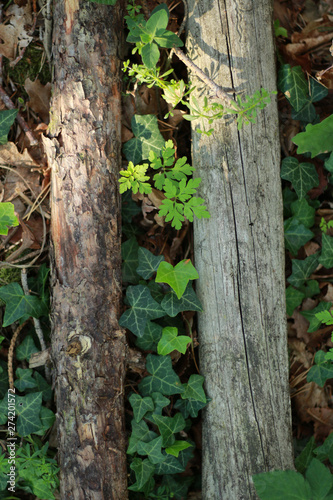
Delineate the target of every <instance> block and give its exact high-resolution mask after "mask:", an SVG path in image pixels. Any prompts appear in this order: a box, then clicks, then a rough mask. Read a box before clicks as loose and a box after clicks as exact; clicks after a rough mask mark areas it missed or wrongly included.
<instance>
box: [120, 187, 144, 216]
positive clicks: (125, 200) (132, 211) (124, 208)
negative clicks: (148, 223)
mask: <svg viewBox="0 0 333 500" xmlns="http://www.w3.org/2000/svg"><path fill="white" fill-rule="evenodd" d="M140 212H141V208H140V207H139V206H138V205H137V204H136V203H135V201H134V200H133V199H132V193H131V192H130V191H126V192H125V193H124V194H123V195H122V197H121V219H122V222H123V224H130V223H131V222H132V218H133V217H134V216H135V215H137V214H139V213H140Z"/></svg>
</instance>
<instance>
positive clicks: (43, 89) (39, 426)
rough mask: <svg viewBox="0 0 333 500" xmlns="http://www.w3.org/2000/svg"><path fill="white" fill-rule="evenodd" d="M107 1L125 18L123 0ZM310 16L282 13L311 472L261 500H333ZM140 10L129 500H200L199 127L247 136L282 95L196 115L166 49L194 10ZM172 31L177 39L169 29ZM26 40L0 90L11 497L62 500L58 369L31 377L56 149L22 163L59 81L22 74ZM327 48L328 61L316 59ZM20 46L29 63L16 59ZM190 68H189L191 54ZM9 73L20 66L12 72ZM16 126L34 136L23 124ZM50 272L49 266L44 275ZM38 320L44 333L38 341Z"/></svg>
mask: <svg viewBox="0 0 333 500" xmlns="http://www.w3.org/2000/svg"><path fill="white" fill-rule="evenodd" d="M97 3H109V5H111V6H112V5H114V4H115V3H116V0H109V2H97ZM299 5H300V4H297V7H296V6H294V5H291V6H290V10H288V9H287V7H286V6H284V7H285V9H284V7H282V9H284V10H282V12H281V10H279V9H278V8H277V7H276V11H275V17H276V21H275V29H276V36H277V37H279V38H278V39H277V49H278V58H279V80H278V87H279V91H280V94H279V105H280V111H281V124H282V125H281V127H282V139H283V140H282V148H283V155H284V158H283V160H282V168H281V177H282V180H283V188H284V191H283V195H284V211H285V243H286V250H287V290H286V297H287V314H288V318H289V319H288V322H289V334H290V335H289V348H290V360H291V388H292V400H293V409H294V435H295V450H296V455H297V458H296V462H295V465H296V469H297V471H273V472H270V473H267V474H260V475H257V476H255V477H254V483H255V486H256V489H257V492H258V495H259V497H260V498H261V499H262V500H265V499H270V500H274V499H275V498H276V499H282V498H283V499H287V500H288V498H299V499H307V498H309V499H310V498H318V499H319V498H322V499H330V498H333V482H332V475H331V473H330V470H329V468H328V467H327V464H328V462H329V463H333V462H332V456H331V447H332V446H331V441H332V439H331V438H332V435H331V434H330V433H331V430H332V426H333V418H332V408H331V401H330V398H329V396H328V395H327V393H326V392H325V390H324V386H325V387H326V388H327V387H331V382H330V379H331V378H333V368H332V366H333V365H332V352H331V351H332V346H333V343H332V341H331V335H332V331H333V327H332V324H333V319H332V314H331V312H330V311H331V307H332V303H333V289H332V287H333V284H332V272H331V271H332V268H333V243H332V242H333V231H332V226H333V222H332V221H333V212H332V208H331V203H332V200H331V198H332V195H331V187H330V179H331V175H332V173H333V159H332V158H333V156H332V155H333V153H332V150H333V145H332V144H333V143H332V131H333V130H332V129H333V121H332V116H333V115H332V111H333V110H332V109H331V106H332V105H331V103H330V101H329V95H330V94H331V88H332V85H333V84H332V75H333V72H332V70H331V69H329V66H330V63H331V61H330V59H329V58H330V55H329V50H328V49H329V44H330V38H329V37H327V41H326V42H325V43H324V45H320V44H321V43H322V42H319V38H320V37H321V36H322V34H323V33H324V34H326V36H327V34H328V35H329V34H330V33H331V32H332V31H333V24H332V19H331V14H330V13H329V12H328V11H327V10H325V8H326V4H325V2H322V3H321V2H319V3H318V4H315V5H316V9H317V10H315V11H314V12H311V13H308V11H307V9H308V7H307V8H304V5H303V4H302V5H301V6H299ZM14 7H15V5H14V4H12V6H11V3H9V4H8V5H7V6H6V9H7V10H6V12H5V13H4V15H5V19H6V18H7V17H11V19H12V21H13V20H14V22H15V16H16V17H19V16H23V17H25V18H26V21H27V22H26V25H29V22H30V26H31V30H30V32H26V31H25V29H26V28H25V27H22V30H23V32H24V33H25V34H26V36H30V37H31V40H30V43H31V44H32V45H34V46H35V48H36V47H37V48H36V50H35V52H36V53H37V54H39V55H40V54H41V53H43V47H42V45H41V43H40V41H39V40H38V35H37V34H36V32H34V22H35V21H34V19H35V18H37V12H36V11H34V10H33V8H32V6H31V5H30V3H29V2H27V4H26V6H25V7H22V6H21V7H19V9H20V10H19V12H17V9H16V7H15V8H14ZM128 7H129V8H128V16H127V19H126V23H127V28H128V41H129V42H131V43H133V44H134V45H135V51H134V54H133V55H131V58H130V59H129V60H127V61H126V62H125V64H124V70H125V75H128V77H127V78H128V80H127V85H126V88H124V145H123V154H124V158H125V159H126V161H125V162H124V166H123V170H122V171H121V172H120V179H119V187H120V192H121V193H122V200H123V212H122V220H123V244H122V257H123V268H122V271H123V283H124V311H123V314H122V316H121V317H120V319H119V323H120V325H121V326H122V327H124V328H127V330H128V341H129V345H130V347H131V348H132V349H136V351H137V353H139V355H140V356H141V358H140V359H141V363H140V364H139V365H137V366H136V367H135V368H134V369H133V367H132V369H131V370H130V371H129V374H128V378H127V382H126V396H127V404H126V408H127V429H128V449H127V454H128V458H129V460H128V465H129V490H130V492H131V493H130V495H131V498H133V499H136V498H138V499H139V498H158V499H163V498H165V499H169V498H176V499H182V498H195V494H196V492H199V491H200V413H199V412H200V410H201V409H202V408H203V407H204V406H205V405H206V404H207V403H208V402H209V401H208V400H207V397H206V395H205V392H204V388H203V385H204V379H203V377H202V376H201V375H200V370H199V367H198V360H197V354H196V347H197V345H198V341H197V331H196V321H195V313H196V311H200V310H201V304H200V302H199V300H198V298H197V297H196V294H195V290H194V286H195V280H197V279H198V278H199V279H200V277H199V276H198V274H197V272H196V270H195V267H194V266H193V264H192V262H191V261H192V260H193V259H192V247H191V240H192V236H191V226H190V222H192V221H193V218H194V217H199V218H200V217H203V218H208V217H209V213H208V211H207V209H206V207H205V201H204V200H203V199H201V198H198V197H196V196H195V194H196V189H197V188H198V185H199V183H200V179H195V180H193V179H192V178H191V175H192V172H193V167H192V166H191V162H190V153H189V146H188V138H189V129H188V126H187V124H186V120H187V121H189V120H195V119H196V118H198V117H203V116H204V117H206V119H207V125H208V127H211V128H208V127H207V130H206V129H205V130H202V131H201V132H202V133H206V134H210V133H211V132H212V127H214V120H215V119H221V118H222V117H223V115H225V114H228V115H229V116H230V114H232V115H235V119H236V120H238V125H239V127H241V126H242V125H246V123H247V122H252V123H253V122H254V120H255V116H256V112H257V111H258V110H259V111H260V109H261V108H262V107H263V106H264V105H266V104H268V103H269V100H270V93H269V89H268V90H265V89H261V90H260V89H258V92H257V93H256V94H255V95H254V96H246V97H244V96H235V97H236V100H234V99H233V97H232V92H231V93H230V92H227V93H226V95H224V94H222V96H223V97H224V99H225V100H224V104H223V105H222V104H221V103H220V102H216V103H213V104H212V103H208V101H207V100H203V102H202V103H199V102H194V103H192V104H190V103H189V101H188V97H189V95H190V93H191V86H190V84H189V82H188V81H187V79H186V70H185V69H184V67H182V66H180V63H179V62H176V63H175V68H176V71H177V72H178V77H179V78H178V79H177V80H176V79H172V78H171V76H170V75H171V73H172V72H173V71H174V68H172V69H170V68H169V67H168V64H169V61H168V52H167V51H170V50H171V49H172V48H173V47H175V48H176V49H177V47H178V48H179V47H181V46H182V44H183V42H182V40H181V38H179V37H178V36H177V35H176V32H177V31H178V33H179V30H178V29H177V28H180V27H181V24H182V19H183V17H184V11H183V4H182V3H177V2H172V1H169V2H167V4H164V6H163V4H160V5H155V4H152V5H150V12H148V14H149V15H146V10H147V3H146V2H139V1H138V2H134V1H131V2H129V6H128ZM110 8H112V7H110ZM280 8H281V6H280ZM154 9H155V10H154ZM299 9H301V10H299ZM318 9H322V10H321V11H320V10H318ZM169 11H170V12H171V14H170V13H169ZM305 14H306V16H307V17H306V16H305V17H304V15H305ZM301 15H302V16H303V17H300V16H301ZM29 16H30V17H29ZM300 19H301V24H300ZM169 25H170V26H172V29H167V28H168V27H169ZM28 31H29V30H28ZM31 32H32V34H31ZM179 34H180V33H179ZM2 36H3V35H2ZM19 39H20V40H21V39H22V36H21V37H19V35H17V38H16V39H15V37H13V39H10V37H8V38H6V40H5V41H6V43H5V44H4V45H5V47H3V46H2V45H0V53H1V54H3V56H4V57H3V59H4V63H5V64H4V67H2V65H1V64H0V68H1V71H2V72H3V73H2V76H3V77H5V78H4V80H3V81H2V85H1V89H2V90H3V92H4V94H5V95H3V94H2V93H0V97H1V95H3V102H4V106H3V109H0V144H1V145H2V148H1V149H0V158H1V160H2V162H1V163H3V164H4V168H3V170H2V181H3V184H4V190H5V192H4V196H3V200H4V201H3V202H2V203H1V204H0V234H3V235H4V237H6V239H4V240H3V244H2V261H3V263H4V264H5V263H6V264H7V267H9V269H6V266H3V267H2V268H1V269H0V279H1V285H2V286H1V287H0V299H1V300H2V301H3V318H2V337H1V348H2V349H1V359H0V399H1V401H0V425H2V426H3V427H2V429H3V430H5V429H6V430H8V431H9V433H10V431H12V428H11V425H12V423H13V417H11V416H10V418H9V419H8V420H7V412H6V409H7V407H8V405H9V404H13V400H12V398H11V392H10V390H11V389H13V388H15V390H16V394H17V396H16V402H17V406H16V414H17V419H16V418H15V419H14V420H15V424H16V427H15V433H14V435H13V437H17V441H16V442H15V447H16V452H17V453H16V456H17V463H16V466H17V477H16V481H17V485H18V488H19V490H20V492H19V494H18V495H19V496H17V497H15V495H14V494H10V493H9V492H8V491H7V492H6V490H7V486H8V485H7V474H8V473H9V472H10V469H9V467H10V464H9V462H8V453H7V451H8V450H7V451H6V448H5V442H6V441H5V440H4V441H3V442H1V444H2V447H3V453H2V455H1V456H0V498H18V497H19V498H31V495H34V497H35V498H42V499H43V498H45V499H49V498H50V499H52V498H55V494H56V493H55V492H56V490H57V488H58V484H59V483H58V478H57V472H58V467H57V463H56V460H55V453H56V450H55V448H54V444H55V443H54V440H53V441H52V439H50V438H51V437H52V436H50V430H51V429H52V426H53V423H54V411H55V407H54V404H53V403H52V389H51V386H50V383H49V381H48V368H47V366H46V367H45V366H44V365H41V366H34V363H33V362H31V363H30V364H31V366H32V367H29V361H30V358H31V357H32V358H33V355H34V354H35V353H38V352H40V351H42V350H44V348H45V342H46V344H47V342H48V333H49V323H48V312H49V292H48V274H49V272H48V267H47V266H46V264H45V261H46V256H45V249H46V248H47V247H46V232H47V227H48V221H49V208H48V205H47V194H48V186H49V177H48V176H49V174H48V172H47V169H46V168H45V165H44V164H43V156H42V153H41V152H42V149H41V145H39V147H38V148H36V149H35V150H34V151H32V150H31V148H30V149H29V151H30V154H33V157H31V156H29V154H28V153H27V151H26V150H25V152H24V155H25V156H24V161H25V165H26V166H25V167H24V168H23V170H22V161H23V159H22V156H23V155H22V154H20V153H19V152H18V149H19V150H23V149H24V148H25V147H26V145H29V144H30V145H31V144H32V143H34V141H36V142H37V143H38V141H37V139H38V138H40V135H41V134H42V133H43V131H45V130H46V127H47V123H48V103H49V98H50V89H49V86H48V84H47V83H46V82H47V76H46V74H48V75H49V71H48V64H47V62H45V63H44V66H43V65H41V64H37V65H36V67H37V68H38V69H37V70H36V71H37V72H38V71H40V70H41V71H42V73H41V74H38V73H36V74H34V75H31V74H29V75H26V78H23V79H22V78H21V76H22V75H20V78H21V79H19V78H18V75H19V74H20V72H19V70H18V68H19V65H20V62H22V63H24V68H26V67H30V66H31V65H29V60H28V64H27V59H26V58H27V57H28V58H29V57H31V56H30V54H29V53H27V54H25V49H24V47H23V46H20V44H19ZM309 39H311V43H312V45H310V49H309V50H308V51H307V52H305V53H301V52H300V53H299V52H297V51H299V50H302V49H301V48H300V47H299V45H303V49H304V45H306V44H309V43H310V42H309ZM320 40H322V39H320ZM316 41H317V43H318V47H319V49H318V50H316V52H314V49H312V48H313V47H317V46H316ZM299 42H302V43H301V44H299ZM297 44H298V45H297ZM17 45H18V46H19V50H20V54H19V57H21V59H19V58H18V57H17V55H18V54H17V53H14V47H16V46H17ZM306 46H307V47H308V45H306ZM311 47H312V48H311ZM176 55H178V56H179V57H180V58H181V57H182V56H181V55H180V52H177V51H176ZM0 57H1V58H2V55H1V56H0ZM17 59H19V60H17ZM8 62H15V64H14V65H12V66H10V65H8ZM157 63H158V68H157V69H155V67H156V64H157ZM43 67H44V69H43ZM15 68H16V70H17V73H15V72H14V70H15ZM23 76H24V75H23ZM172 76H173V75H172ZM28 77H29V80H30V83H29V81H28ZM314 77H316V78H314ZM36 78H39V80H38V79H37V80H36ZM32 80H33V85H32V86H31V81H32ZM41 82H42V83H41ZM13 83H16V84H18V85H19V93H18V95H16V94H15V93H14V96H12V101H8V99H6V95H7V97H8V95H11V94H13V90H12V89H13V87H12V84H13ZM138 83H139V85H138ZM212 83H213V82H211V84H212ZM134 85H135V87H134ZM37 94H39V95H40V96H41V97H40V99H37V98H36V95H37ZM27 96H28V97H27ZM28 99H29V101H28ZM226 100H227V101H226ZM10 102H11V104H10ZM5 106H7V107H8V109H7V110H6V109H5ZM138 110H139V111H140V112H137V111H138ZM28 111H29V113H30V117H29V114H28ZM17 117H19V119H20V121H19V122H18V123H19V124H20V125H19V126H17V125H14V126H13V123H14V120H15V118H17ZM157 117H158V118H159V121H158V119H157ZM22 120H23V121H22ZM184 120H185V121H184ZM28 122H29V123H28ZM20 130H21V132H20ZM8 134H9V142H7V140H8ZM14 142H16V144H17V146H16V145H15V143H14ZM8 165H9V166H10V170H8ZM6 166H7V170H6V169H5V167H6ZM27 166H28V167H29V168H27ZM36 168H37V170H36ZM22 178H23V179H22ZM14 206H15V214H17V215H15V214H14ZM10 228H12V229H10ZM18 232H19V233H18ZM15 234H16V236H15ZM35 265H38V268H35V267H31V266H35ZM15 266H16V267H15ZM25 267H31V270H29V272H28V280H27V276H26V274H25V272H22V271H25V269H24V268H25ZM30 317H32V318H34V319H35V320H37V323H36V321H35V324H34V328H32V323H31V322H30V321H29V318H30ZM38 321H39V323H38ZM41 330H43V331H44V334H45V340H44V338H43V336H42V335H41ZM43 343H44V344H43ZM13 432H14V431H13ZM295 491H296V492H297V493H296V495H298V496H295ZM24 495H25V496H24Z"/></svg>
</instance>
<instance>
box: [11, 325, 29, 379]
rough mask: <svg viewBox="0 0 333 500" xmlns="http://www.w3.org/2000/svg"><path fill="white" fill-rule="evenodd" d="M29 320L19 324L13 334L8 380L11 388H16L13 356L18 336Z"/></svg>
mask: <svg viewBox="0 0 333 500" xmlns="http://www.w3.org/2000/svg"><path fill="white" fill-rule="evenodd" d="M28 321H29V320H27V321H25V322H24V323H22V325H20V326H18V327H17V328H16V330H15V332H14V335H13V336H12V339H11V341H10V346H9V350H8V380H9V387H10V389H14V370H13V357H14V347H15V344H16V340H17V337H18V336H19V334H20V332H21V331H22V328H23V327H24V326H25V325H26V324H27V323H28Z"/></svg>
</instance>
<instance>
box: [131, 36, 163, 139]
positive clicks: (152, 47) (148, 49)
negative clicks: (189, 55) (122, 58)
mask: <svg viewBox="0 0 333 500" xmlns="http://www.w3.org/2000/svg"><path fill="white" fill-rule="evenodd" d="M141 57H142V62H143V64H144V65H145V66H146V68H148V69H154V68H156V66H157V63H158V60H159V58H160V51H159V49H158V46H157V45H156V43H147V45H145V46H144V47H143V48H142V51H141ZM131 140H133V139H131Z"/></svg>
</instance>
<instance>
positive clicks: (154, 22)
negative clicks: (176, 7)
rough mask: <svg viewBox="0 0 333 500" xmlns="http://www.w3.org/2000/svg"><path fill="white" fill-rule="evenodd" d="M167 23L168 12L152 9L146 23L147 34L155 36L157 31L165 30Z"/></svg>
mask: <svg viewBox="0 0 333 500" xmlns="http://www.w3.org/2000/svg"><path fill="white" fill-rule="evenodd" d="M168 22H169V11H168V10H167V9H165V8H163V9H154V10H153V12H152V14H151V16H150V18H149V19H148V21H147V23H146V29H147V31H148V33H150V34H151V35H153V36H155V33H156V31H157V30H158V29H165V28H166V27H167V26H168Z"/></svg>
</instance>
